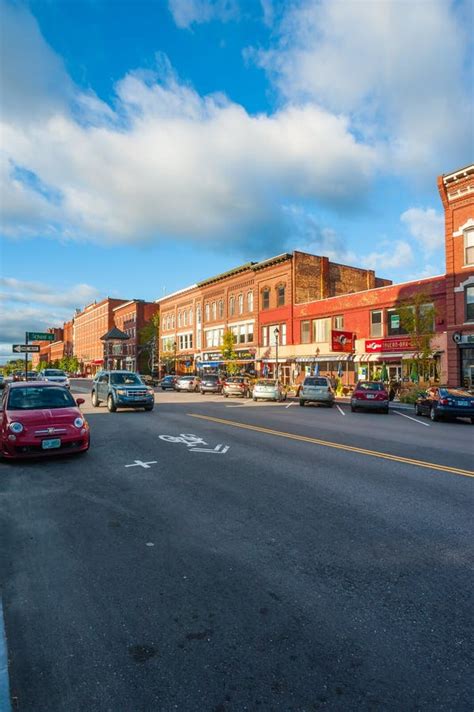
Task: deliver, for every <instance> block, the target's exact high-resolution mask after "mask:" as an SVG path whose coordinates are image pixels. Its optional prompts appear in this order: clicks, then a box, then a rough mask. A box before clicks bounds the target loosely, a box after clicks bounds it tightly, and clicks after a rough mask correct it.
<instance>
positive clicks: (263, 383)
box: [256, 378, 276, 386]
mask: <svg viewBox="0 0 474 712" xmlns="http://www.w3.org/2000/svg"><path fill="white" fill-rule="evenodd" d="M256 385H257V386H276V381H270V380H266V379H263V378H262V379H261V380H260V381H257V383H256Z"/></svg>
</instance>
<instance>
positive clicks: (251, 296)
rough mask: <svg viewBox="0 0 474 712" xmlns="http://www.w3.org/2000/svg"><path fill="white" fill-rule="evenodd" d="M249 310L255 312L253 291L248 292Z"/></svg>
mask: <svg viewBox="0 0 474 712" xmlns="http://www.w3.org/2000/svg"><path fill="white" fill-rule="evenodd" d="M247 311H249V312H253V292H248V293H247Z"/></svg>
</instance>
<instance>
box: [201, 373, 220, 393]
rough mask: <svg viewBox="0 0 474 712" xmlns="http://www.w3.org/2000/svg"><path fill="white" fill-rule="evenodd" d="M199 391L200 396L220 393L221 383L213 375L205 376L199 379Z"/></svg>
mask: <svg viewBox="0 0 474 712" xmlns="http://www.w3.org/2000/svg"><path fill="white" fill-rule="evenodd" d="M200 390H201V393H202V395H204V394H205V393H221V392H222V381H221V379H220V378H219V376H216V375H215V374H214V373H210V374H208V375H205V376H203V377H202V378H201V384H200Z"/></svg>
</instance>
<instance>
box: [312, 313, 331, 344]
mask: <svg viewBox="0 0 474 712" xmlns="http://www.w3.org/2000/svg"><path fill="white" fill-rule="evenodd" d="M330 328H331V319H313V341H314V342H315V343H321V342H327V341H329V330H330Z"/></svg>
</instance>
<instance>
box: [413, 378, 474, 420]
mask: <svg viewBox="0 0 474 712" xmlns="http://www.w3.org/2000/svg"><path fill="white" fill-rule="evenodd" d="M415 413H416V414H417V415H428V416H429V417H430V418H431V420H433V421H436V420H440V419H441V418H449V417H451V418H470V420H471V423H473V424H474V397H473V396H472V394H471V393H468V391H464V390H462V389H461V388H448V387H447V386H439V387H438V386H436V387H433V388H428V390H427V391H426V392H425V393H420V394H419V395H418V398H417V400H416V403H415Z"/></svg>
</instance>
